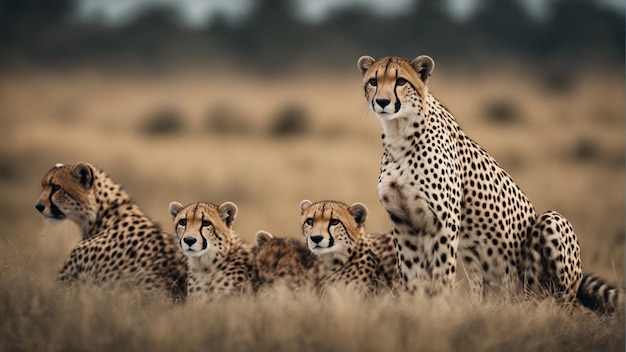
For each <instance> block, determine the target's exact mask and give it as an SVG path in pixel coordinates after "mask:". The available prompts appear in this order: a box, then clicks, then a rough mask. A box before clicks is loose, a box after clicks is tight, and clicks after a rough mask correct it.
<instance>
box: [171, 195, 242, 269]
mask: <svg viewBox="0 0 626 352" xmlns="http://www.w3.org/2000/svg"><path fill="white" fill-rule="evenodd" d="M169 210H170V215H171V217H172V219H173V220H174V227H175V230H176V236H177V239H178V244H179V246H180V249H181V250H182V251H183V253H185V254H186V255H188V256H190V257H195V256H202V255H204V254H210V255H211V256H212V257H214V256H216V255H218V253H223V252H225V251H226V250H227V248H226V247H227V246H228V243H229V241H230V238H231V237H232V225H233V222H234V221H235V216H236V215H237V206H236V205H235V204H234V203H231V202H226V203H224V204H222V205H220V206H217V205H215V204H211V203H203V202H199V203H192V204H189V205H187V206H183V205H182V204H180V203H178V202H172V203H170V207H169Z"/></svg>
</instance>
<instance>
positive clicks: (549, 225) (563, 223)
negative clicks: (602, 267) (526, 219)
mask: <svg viewBox="0 0 626 352" xmlns="http://www.w3.org/2000/svg"><path fill="white" fill-rule="evenodd" d="M527 236H528V237H527V239H526V241H525V245H524V248H522V254H523V255H522V260H523V264H522V270H520V274H521V275H522V280H523V283H524V287H525V288H526V289H530V290H531V291H532V292H534V293H537V294H540V295H541V294H544V293H546V292H547V293H548V294H550V295H554V296H555V297H556V298H557V299H558V300H559V301H562V302H563V303H574V302H575V300H576V292H577V290H578V286H579V285H580V281H581V280H582V267H581V263H580V246H579V244H578V239H577V238H576V234H575V233H574V230H573V228H572V225H571V224H570V223H569V221H567V219H565V218H564V217H563V216H562V215H561V214H559V213H557V212H555V211H548V212H546V213H543V214H541V215H540V216H539V217H538V218H537V220H536V221H535V223H534V224H533V226H532V227H531V228H530V229H529V231H528V233H527Z"/></svg>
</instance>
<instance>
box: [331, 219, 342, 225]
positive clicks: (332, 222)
mask: <svg viewBox="0 0 626 352" xmlns="http://www.w3.org/2000/svg"><path fill="white" fill-rule="evenodd" d="M340 222H341V221H339V220H337V219H330V226H337V225H339V223H340Z"/></svg>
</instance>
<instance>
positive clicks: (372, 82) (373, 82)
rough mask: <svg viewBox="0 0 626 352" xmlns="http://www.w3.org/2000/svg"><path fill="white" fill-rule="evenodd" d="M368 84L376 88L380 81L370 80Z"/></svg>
mask: <svg viewBox="0 0 626 352" xmlns="http://www.w3.org/2000/svg"><path fill="white" fill-rule="evenodd" d="M367 83H368V84H369V85H371V86H372V87H376V86H377V85H378V80H376V78H370V80H369V81H367Z"/></svg>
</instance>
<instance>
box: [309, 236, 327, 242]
mask: <svg viewBox="0 0 626 352" xmlns="http://www.w3.org/2000/svg"><path fill="white" fill-rule="evenodd" d="M310 238H311V241H313V243H320V242H322V240H323V239H324V236H322V235H315V236H311V237H310Z"/></svg>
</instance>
